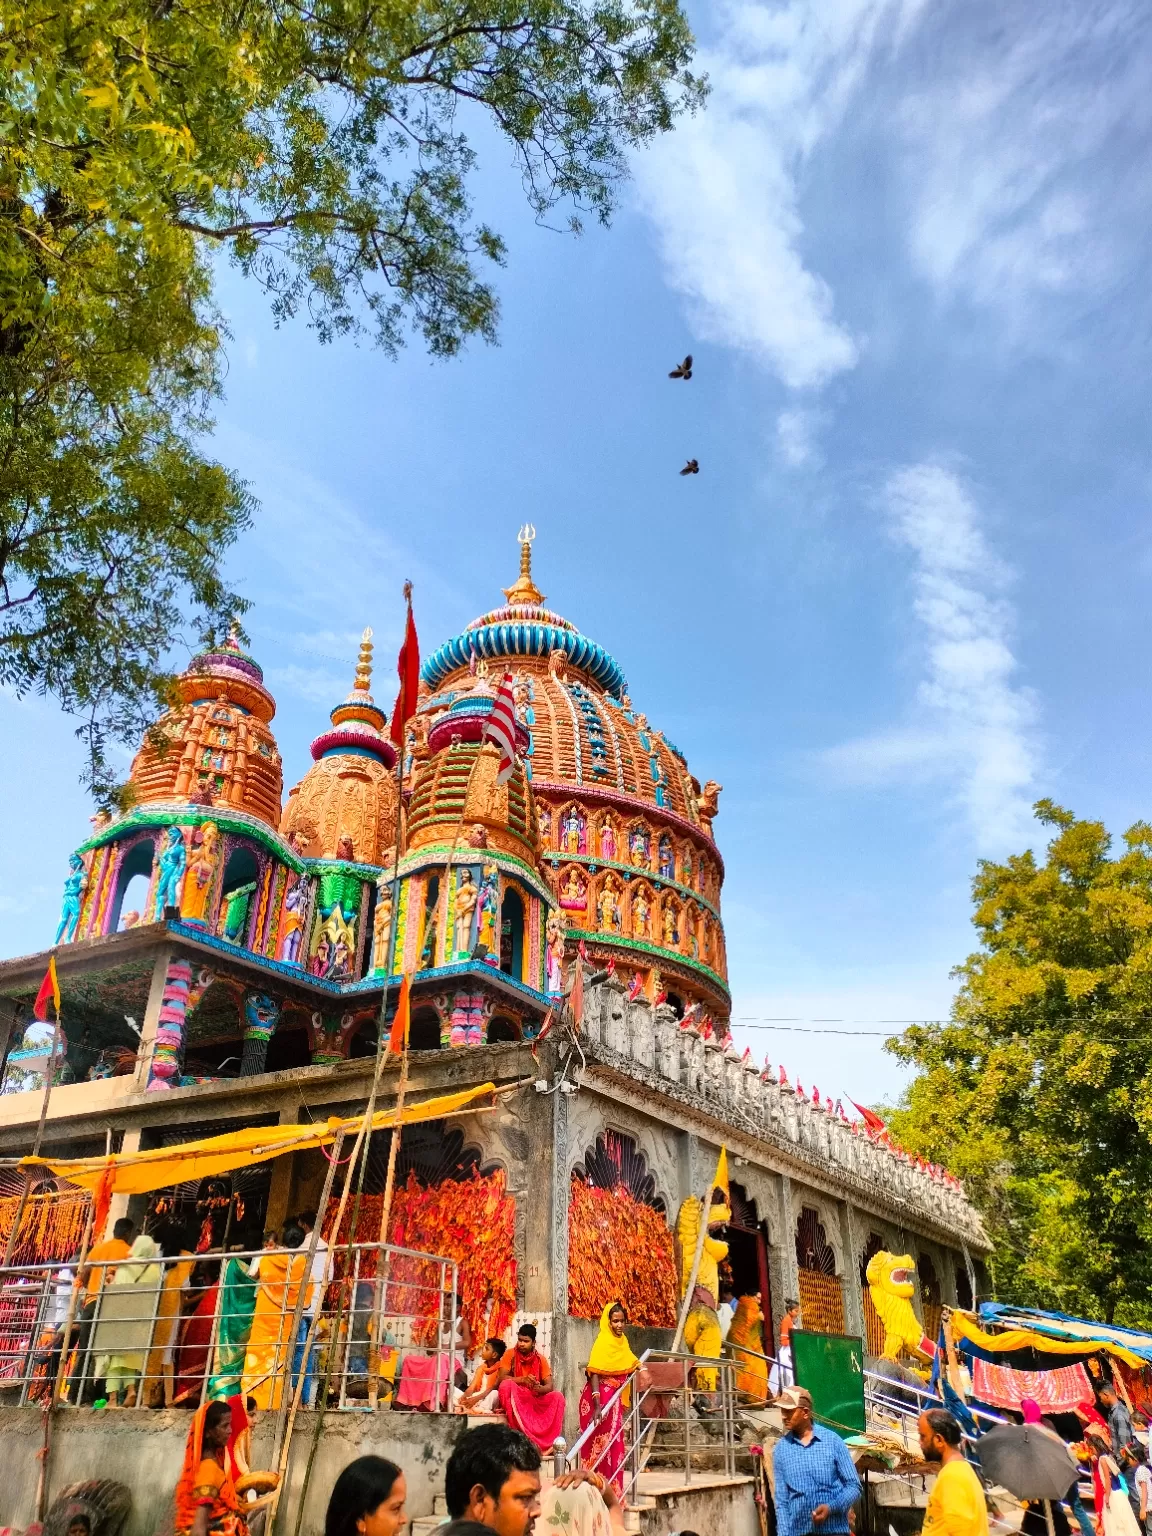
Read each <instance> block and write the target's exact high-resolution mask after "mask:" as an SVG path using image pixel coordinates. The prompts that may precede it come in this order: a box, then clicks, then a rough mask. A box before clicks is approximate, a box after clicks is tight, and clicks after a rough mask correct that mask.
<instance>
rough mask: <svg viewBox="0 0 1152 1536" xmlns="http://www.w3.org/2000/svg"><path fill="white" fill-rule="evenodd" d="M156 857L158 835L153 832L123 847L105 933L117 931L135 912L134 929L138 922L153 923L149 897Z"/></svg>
mask: <svg viewBox="0 0 1152 1536" xmlns="http://www.w3.org/2000/svg"><path fill="white" fill-rule="evenodd" d="M155 857H156V835H155V833H151V832H150V833H148V834H146V835H145V836H144V837H141V838H138V839H137V840H136V841H135V842H133V843H130V844H124V845H123V846H122V850H121V854H120V864H119V867H118V869H117V870H116V875H115V880H116V884H115V886H114V887H113V892H112V901H111V904H110V905H109V908H108V920H107V922H106V923H105V924H104V932H105V933H116V932H118V931H119V929H120V926H121V923H122V922H123V921H124V919H125V918H126V917H128V916H129V915H130V913H132V912H135V913H136V917H135V919H134V920H133V921H132V922H131V923H129V924H128V925H127V926H129V927H133V928H134V927H135V926H136V924H137V923H149V922H151V921H152V918H151V915H150V913H149V910H148V907H149V901H148V897H149V893H150V891H151V886H152V866H153V863H154V861H155Z"/></svg>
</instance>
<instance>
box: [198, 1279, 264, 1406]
mask: <svg viewBox="0 0 1152 1536" xmlns="http://www.w3.org/2000/svg"><path fill="white" fill-rule="evenodd" d="M257 1283H258V1282H257V1280H256V1278H255V1276H253V1275H251V1274H249V1272H248V1266H247V1264H245V1263H244V1261H243V1260H242V1259H238V1258H236V1257H235V1255H233V1254H230V1255H229V1257H228V1260H227V1262H226V1263H225V1265H224V1280H223V1289H224V1294H223V1296H222V1297H221V1298H220V1326H219V1329H218V1332H217V1336H216V1357H215V1360H214V1361H213V1371H212V1375H211V1377H210V1379H209V1382H208V1396H209V1397H232V1396H234V1395H235V1394H236V1393H238V1392H239V1391H240V1377H241V1376H242V1374H243V1372H244V1350H245V1347H246V1345H247V1343H248V1334H249V1331H250V1330H251V1327H252V1313H253V1312H254V1311H255V1309H256V1286H257Z"/></svg>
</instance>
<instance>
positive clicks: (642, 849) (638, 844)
mask: <svg viewBox="0 0 1152 1536" xmlns="http://www.w3.org/2000/svg"><path fill="white" fill-rule="evenodd" d="M628 863H629V864H631V866H632V868H633V869H649V870H650V869H651V868H652V867H653V865H652V829H651V828H650V827H649V825H648V823H647V822H646V821H633V822H630V823H629V825H628Z"/></svg>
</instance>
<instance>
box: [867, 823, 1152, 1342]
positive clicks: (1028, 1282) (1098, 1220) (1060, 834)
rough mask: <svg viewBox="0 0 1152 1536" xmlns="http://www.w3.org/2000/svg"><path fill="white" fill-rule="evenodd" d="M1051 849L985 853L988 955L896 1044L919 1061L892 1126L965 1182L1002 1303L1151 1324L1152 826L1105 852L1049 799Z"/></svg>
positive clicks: (1084, 826) (972, 961)
mask: <svg viewBox="0 0 1152 1536" xmlns="http://www.w3.org/2000/svg"><path fill="white" fill-rule="evenodd" d="M1036 814H1037V817H1038V818H1039V820H1040V821H1041V822H1042V823H1043V824H1044V825H1046V826H1049V827H1051V828H1053V829H1054V836H1053V837H1052V840H1051V842H1050V843H1049V844H1048V849H1047V856H1046V858H1045V859H1044V861H1043V863H1038V862H1037V860H1036V858H1035V857H1034V856H1033V854H1032V853H1031V852H1027V853H1023V854H1019V855H1017V856H1015V857H1013V858H1010V859H1008V860H1007V862H1005V863H1003V864H993V863H988V862H981V864H980V868H979V873H978V874H977V876H976V878H975V880H974V882H973V896H974V900H975V908H976V910H975V914H974V922H975V925H976V929H977V931H978V933H979V935H980V940H981V948H980V949H979V950H978V951H977V952H976V953H975V954H973V955H971V956H970V957H969V958H968V960H967V961H966V962H965V963H964V964H963V965H962V966H960V967H959V968H958V971H957V973H956V974H957V976H958V978H959V980H960V983H961V985H960V990H959V993H958V996H957V999H956V1002H955V1005H954V1007H953V1017H952V1020H951V1022H949V1023H947V1024H945V1025H941V1026H927V1025H917V1026H915V1027H913V1028H911V1029H909V1030H908V1031H907V1032H906V1033H905V1034H904V1035H903V1036H901V1037H900V1038H899V1039H896V1040H893V1041H890V1042H889V1044H888V1048H889V1049H890V1050H891V1051H893V1052H894V1054H895V1055H897V1056H898V1057H900V1058H901V1060H903V1061H906V1062H909V1063H912V1064H914V1065H915V1066H916V1067H918V1068H919V1074H918V1076H917V1077H916V1078H915V1079H914V1080H913V1082H912V1084H911V1087H910V1088H909V1089H908V1091H907V1093H906V1095H905V1098H904V1101H903V1104H902V1107H901V1108H900V1109H898V1110H896V1111H894V1112H893V1113H892V1115H891V1121H890V1123H891V1125H892V1129H893V1131H894V1133H895V1135H896V1137H897V1138H898V1139H899V1141H900V1142H901V1144H902V1145H904V1146H905V1147H906V1148H907V1149H908V1150H909V1151H910V1152H913V1153H916V1154H919V1155H921V1156H927V1157H931V1158H934V1159H937V1160H939V1161H940V1162H942V1163H944V1164H945V1165H946V1166H948V1167H949V1168H951V1169H952V1171H953V1172H954V1173H956V1174H957V1175H959V1176H960V1177H961V1178H963V1179H964V1180H965V1182H966V1185H967V1188H968V1192H969V1194H970V1196H971V1197H972V1198H973V1199H974V1200H975V1202H976V1204H977V1206H978V1207H979V1208H980V1209H981V1211H982V1212H983V1215H984V1219H985V1224H986V1226H987V1228H988V1232H989V1236H990V1237H991V1238H992V1240H993V1242H994V1243H995V1245H996V1246H995V1254H994V1257H993V1268H994V1279H995V1283H996V1288H997V1294H998V1295H999V1296H1000V1298H1001V1299H1004V1300H1011V1301H1017V1302H1020V1303H1029V1304H1032V1305H1039V1306H1046V1307H1051V1308H1055V1309H1058V1310H1061V1311H1068V1312H1073V1313H1078V1314H1081V1315H1083V1314H1088V1315H1091V1316H1096V1317H1102V1318H1104V1319H1106V1320H1108V1321H1117V1322H1127V1323H1133V1324H1140V1325H1143V1326H1148V1325H1150V1324H1152V1250H1150V1247H1149V1239H1150V1238H1152V1076H1150V1075H1149V1059H1150V1055H1152V827H1150V826H1148V825H1147V824H1146V823H1143V822H1140V823H1137V825H1136V826H1134V827H1132V828H1131V829H1130V830H1129V831H1128V832H1126V833H1125V835H1124V848H1123V851H1121V852H1119V853H1118V854H1116V855H1115V856H1113V854H1112V849H1111V839H1110V838H1109V835H1108V833H1107V831H1106V830H1105V828H1104V826H1103V825H1102V823H1100V822H1097V821H1079V820H1077V818H1076V817H1075V816H1073V815H1072V814H1070V813H1069V812H1068V811H1065V810H1063V809H1061V808H1060V807H1059V806H1057V805H1054V804H1053V803H1052V802H1051V801H1049V800H1041V801H1040V802H1039V803H1038V804H1037V806H1036Z"/></svg>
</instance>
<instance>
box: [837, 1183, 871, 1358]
mask: <svg viewBox="0 0 1152 1536" xmlns="http://www.w3.org/2000/svg"><path fill="white" fill-rule="evenodd" d="M837 1203H838V1204H839V1206H840V1241H841V1244H842V1245H843V1249H844V1276H843V1280H842V1282H841V1286H840V1289H841V1290H842V1292H843V1293H844V1323H845V1326H846V1327H847V1329H848V1332H849V1333H856V1334H859V1335H860V1337H861V1338H862V1339H863V1338H865V1333H864V1298H863V1296H862V1295H861V1294H860V1249H859V1248H857V1246H856V1223H855V1222H854V1221H853V1220H852V1206H851V1203H850V1202H849V1201H847V1200H841V1201H838V1202H837Z"/></svg>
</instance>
